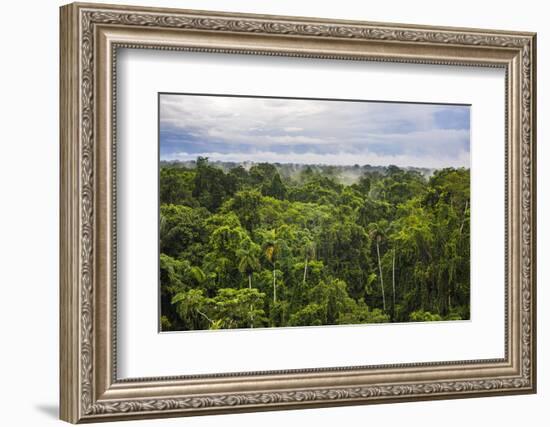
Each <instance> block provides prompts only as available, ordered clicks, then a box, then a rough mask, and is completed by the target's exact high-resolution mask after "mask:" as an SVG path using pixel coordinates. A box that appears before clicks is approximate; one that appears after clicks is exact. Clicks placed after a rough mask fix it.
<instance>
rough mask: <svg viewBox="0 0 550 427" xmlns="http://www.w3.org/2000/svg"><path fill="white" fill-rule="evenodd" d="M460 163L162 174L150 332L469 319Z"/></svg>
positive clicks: (165, 170) (464, 182)
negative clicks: (347, 170) (154, 328)
mask: <svg viewBox="0 0 550 427" xmlns="http://www.w3.org/2000/svg"><path fill="white" fill-rule="evenodd" d="M469 189H470V171H469V170H468V169H464V168H459V169H455V168H446V169H440V170H436V171H434V172H433V174H432V175H431V176H430V177H429V178H426V177H425V176H424V175H423V174H422V173H421V172H420V171H418V170H409V169H401V168H398V167H396V166H389V167H387V168H383V171H382V172H381V171H379V170H376V171H366V172H364V173H363V174H362V175H361V176H360V178H359V179H358V180H357V181H356V182H355V183H353V184H351V185H345V184H343V183H342V180H340V179H339V178H338V176H337V175H334V174H331V173H327V172H326V171H324V170H323V169H321V170H320V169H319V168H314V167H309V166H304V167H302V168H300V171H299V173H297V174H293V175H292V176H291V175H288V174H287V175H283V176H282V175H281V173H280V172H279V170H278V168H277V167H276V166H275V165H273V164H270V163H258V164H253V165H252V166H251V167H250V168H249V169H248V170H247V169H245V168H244V167H242V166H235V167H233V168H231V169H229V170H226V171H224V170H223V169H221V168H219V167H216V166H215V165H214V164H211V163H210V162H209V161H208V159H207V158H200V157H199V158H198V159H197V161H196V165H195V166H194V167H186V166H181V165H176V164H163V165H162V166H161V169H160V202H161V206H160V225H159V227H160V252H161V253H160V288H161V328H162V330H164V331H170V330H197V329H219V328H256V327H275V326H312V325H336V324H357V323H378V322H405V321H433V320H457V319H469V316H470V204H469V200H470V190H469Z"/></svg>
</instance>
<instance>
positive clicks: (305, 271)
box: [303, 256, 307, 285]
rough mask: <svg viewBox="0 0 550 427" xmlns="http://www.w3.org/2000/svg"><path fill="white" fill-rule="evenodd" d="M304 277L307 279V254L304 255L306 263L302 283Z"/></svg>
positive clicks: (304, 282)
mask: <svg viewBox="0 0 550 427" xmlns="http://www.w3.org/2000/svg"><path fill="white" fill-rule="evenodd" d="M306 279H307V256H306V263H305V265H304V281H303V284H304V285H305V284H306Z"/></svg>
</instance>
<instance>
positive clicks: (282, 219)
mask: <svg viewBox="0 0 550 427" xmlns="http://www.w3.org/2000/svg"><path fill="white" fill-rule="evenodd" d="M535 40H536V38H535V34H533V33H519V32H509V31H495V30H479V29H462V28H438V27H423V26H412V25H402V24H382V23H369V22H354V21H331V20H323V19H313V18H297V17H281V16H263V15H243V14H230V13H218V12H204V11H190V10H175V9H158V8H141V7H127V6H110V5H93V4H71V5H67V6H63V7H62V8H61V49H60V51H61V86H60V88H61V94H60V96H61V98H60V100H61V107H60V108H61V112H60V134H61V238H60V246H61V247H60V253H61V283H60V287H61V288H60V294H61V302H60V307H61V313H60V317H61V319H60V325H61V331H60V337H61V349H60V372H61V378H60V383H61V404H60V406H61V411H60V412H61V418H62V419H63V420H65V421H69V422H72V423H78V422H91V421H109V420H123V419H130V418H154V417H169V416H185V415H201V414H216V413H227V412H243V411H260V410H262V411H263V410H276V409H278V410H280V409H286V408H288V409H290V408H308V407H320V406H331V405H355V404H369V403H386V402H402V401H411V400H430V399H443V398H462V397H479V396H487V395H496V394H520V393H534V392H535V391H536V331H535V326H536V318H535V315H536V310H535V308H536V299H535V297H536V292H535V291H536V287H535V278H536V257H535V255H536V254H535V248H536V242H535V236H536V218H535V213H536V198H535V196H536V183H535V177H536V173H535V154H536V152H535V148H536V147H535V136H536V135H535V132H536V129H535V122H536V117H535V105H536V103H535V82H536V78H535V71H536V62H535V59H536V55H535V53H536V45H535Z"/></svg>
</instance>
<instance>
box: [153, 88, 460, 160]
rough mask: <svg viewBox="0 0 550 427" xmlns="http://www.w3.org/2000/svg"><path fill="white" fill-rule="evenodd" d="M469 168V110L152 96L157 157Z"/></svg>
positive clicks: (265, 99) (358, 103) (332, 102)
mask: <svg viewBox="0 0 550 427" xmlns="http://www.w3.org/2000/svg"><path fill="white" fill-rule="evenodd" d="M198 156H204V157H209V158H210V159H211V160H222V161H236V162H241V161H247V160H248V161H255V162H279V163H303V164H332V165H354V164H359V165H363V164H370V165H389V164H394V165H397V166H416V167H428V168H441V167H448V166H453V167H460V166H466V167H469V164H470V107H468V106H457V105H428V104H399V103H382V102H350V101H319V100H302V99H275V98H241V97H229V96H204V95H172V94H170V95H168V94H161V96H160V157H161V160H192V159H196V158H197V157H198Z"/></svg>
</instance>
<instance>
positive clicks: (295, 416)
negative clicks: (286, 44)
mask: <svg viewBox="0 0 550 427" xmlns="http://www.w3.org/2000/svg"><path fill="white" fill-rule="evenodd" d="M110 1H111V2H113V3H122V4H124V2H119V1H116V0H110ZM132 3H133V4H142V5H148V6H153V5H156V6H167V7H180V8H195V9H210V10H225V11H235V12H253V13H269V14H282V15H298V16H299V15H302V16H314V17H325V18H342V19H360V20H370V21H388V22H404V23H416V24H433V25H451V26H464V27H480V28H495V29H509V30H529V31H536V32H538V52H539V58H538V75H539V80H538V99H539V102H538V117H539V129H538V139H539V144H538V158H539V161H538V164H539V173H538V187H539V202H538V215H539V224H538V242H539V243H538V250H539V270H538V300H539V321H538V351H539V393H538V395H529V396H510V397H492V398H478V399H465V400H450V401H438V402H421V403H401V404H392V405H374V406H361V407H346V408H327V409H314V410H313V409H312V410H300V411H283V412H265V413H252V414H239V415H225V416H209V417H199V418H187V419H169V420H162V421H137V422H128V423H125V424H124V425H125V426H133V425H136V426H138V425H141V426H148V425H159V426H162V425H165V426H169V425H183V424H185V425H186V426H194V427H195V426H197V427H198V426H218V425H228V426H232V425H239V426H243V427H244V426H258V425H264V426H280V425H284V424H286V425H319V426H333V425H346V426H355V425H366V424H369V425H384V426H394V425H398V424H401V423H403V424H405V425H407V426H411V427H413V426H439V425H445V426H446V427H452V426H468V425H484V424H486V423H487V424H490V425H498V426H503V427H504V426H512V425H519V424H522V425H529V426H543V425H547V423H548V413H549V411H548V406H549V405H550V393H549V391H548V388H549V387H550V376H549V375H548V369H547V366H548V364H549V363H550V362H549V360H550V358H549V354H550V337H548V336H545V334H546V333H547V328H546V326H547V325H548V323H549V322H550V315H549V314H548V313H549V310H548V307H549V306H550V298H549V296H550V295H549V292H548V291H547V289H546V287H545V285H546V282H547V281H548V278H549V277H548V276H549V274H550V268H549V267H548V262H546V259H547V258H548V257H550V243H549V240H546V241H545V239H544V237H545V236H547V235H548V231H549V222H548V218H549V217H550V212H549V210H550V205H549V203H550V194H549V193H548V191H547V190H546V188H547V186H548V181H549V179H550V168H546V171H545V170H544V168H545V165H548V164H550V150H549V149H548V147H547V145H546V144H545V142H546V140H547V139H548V137H549V132H550V131H549V126H547V125H546V124H547V121H545V120H544V117H548V116H549V115H550V98H549V95H550V92H549V90H548V83H547V82H548V80H546V79H545V76H548V75H550V56H549V55H548V52H549V51H550V40H549V38H550V28H549V27H548V22H547V17H548V16H549V15H548V12H547V11H545V10H544V5H545V2H541V1H535V0H523V1H521V2H520V1H515V2H511V1H503V0H501V1H487V2H481V1H479V0H478V1H471V0H463V1H460V2H443V1H421V0H416V1H407V0H403V1H384V2H366V1H363V2H360V1H357V0H338V1H320V0H317V1H305V0H271V1H262V2H260V1H246V0H202V1H201V0H181V1H176V0H172V1H169V0H162V1H156V2H153V1H152V0H148V1H147V0H146V1H140V0H133V1H132ZM61 4H62V3H61V2H59V1H57V0H42V1H29V0H27V1H19V2H17V1H13V2H5V3H4V4H2V18H3V19H2V21H1V24H0V32H1V39H0V40H1V58H2V60H1V65H0V76H1V78H0V107H1V111H0V113H1V114H0V117H2V120H1V121H0V183H1V184H0V197H1V200H2V204H1V205H0V290H1V294H0V328H1V329H0V330H1V343H2V344H1V347H0V348H1V350H0V401H1V402H2V405H1V406H0V407H1V410H0V411H1V412H0V420H1V424H2V425H7V426H17V425H25V426H47V425H59V424H60V423H61V422H60V421H58V420H57V402H58V367H57V364H58V201H59V194H58V176H59V161H58V62H59V59H58V6H60V5H61ZM545 217H546V218H545ZM487 256H491V254H487ZM545 418H546V419H545Z"/></svg>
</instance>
